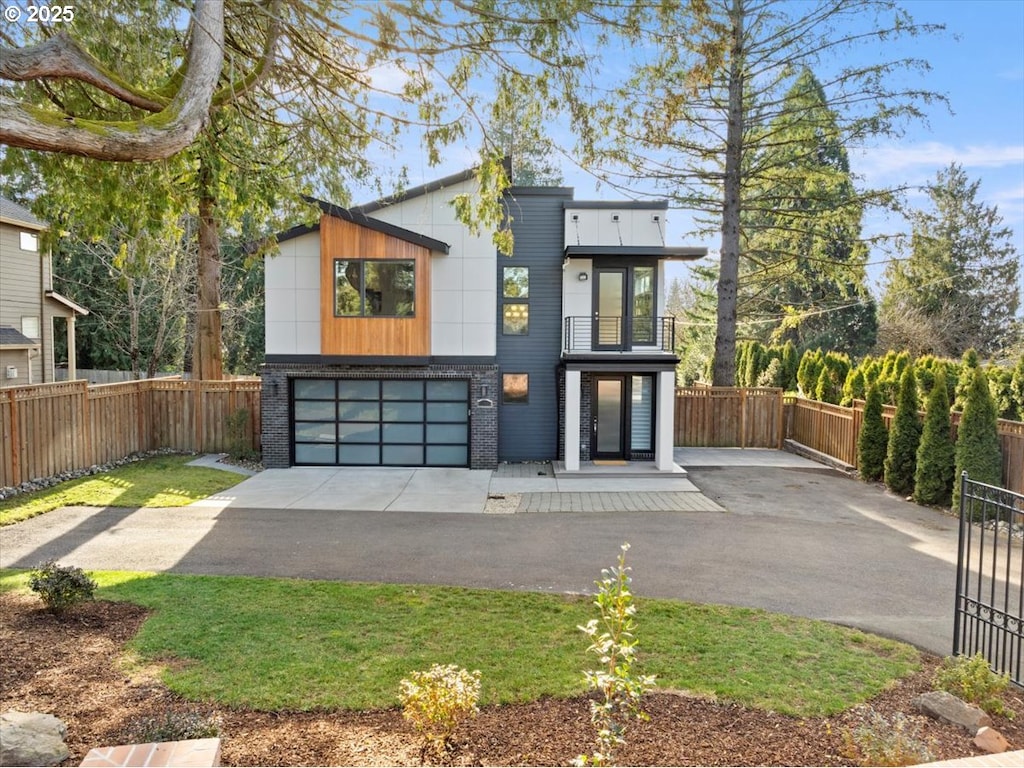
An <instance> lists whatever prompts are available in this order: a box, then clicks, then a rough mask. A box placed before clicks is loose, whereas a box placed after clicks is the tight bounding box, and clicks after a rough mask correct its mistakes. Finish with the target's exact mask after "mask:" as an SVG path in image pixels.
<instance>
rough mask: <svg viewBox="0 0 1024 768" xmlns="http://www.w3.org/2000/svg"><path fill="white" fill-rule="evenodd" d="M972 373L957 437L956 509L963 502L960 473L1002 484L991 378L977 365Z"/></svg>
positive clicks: (954, 494) (990, 482) (1001, 462)
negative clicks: (990, 385) (990, 389)
mask: <svg viewBox="0 0 1024 768" xmlns="http://www.w3.org/2000/svg"><path fill="white" fill-rule="evenodd" d="M969 375H970V379H971V380H970V388H969V389H968V390H967V402H966V403H965V404H964V412H963V416H962V417H961V418H960V428H959V429H958V430H957V437H956V465H955V466H956V477H955V478H954V487H953V507H954V508H957V507H958V506H959V504H960V476H961V475H962V474H963V473H964V472H966V473H967V477H968V478H969V479H971V480H975V481H977V482H979V483H987V484H989V485H999V483H1000V482H1001V480H1002V475H1003V459H1002V453H1001V451H1000V448H999V432H998V431H997V425H996V406H995V403H994V402H993V401H992V393H991V392H990V391H989V388H988V377H987V376H986V375H985V371H984V369H982V368H980V367H978V368H974V369H973V370H972V371H971V372H970V373H969Z"/></svg>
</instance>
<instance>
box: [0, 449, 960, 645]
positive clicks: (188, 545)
mask: <svg viewBox="0 0 1024 768" xmlns="http://www.w3.org/2000/svg"><path fill="white" fill-rule="evenodd" d="M745 453H747V457H746V458H748V459H749V458H753V456H754V454H752V453H750V452H745ZM785 456H788V454H780V459H781V457H785ZM743 458H744V457H743V456H740V459H743ZM737 463H738V464H739V465H738V466H736V465H733V466H728V464H737ZM752 463H755V462H752V461H739V462H732V461H726V460H724V459H722V460H718V461H716V462H715V466H708V465H701V466H691V467H690V468H689V475H688V481H689V482H692V483H693V485H694V486H695V487H696V488H697V489H699V491H700V492H701V493H702V494H703V495H704V496H705V497H707V498H709V499H711V500H712V501H714V502H715V503H716V505H717V507H720V508H721V509H720V510H719V511H639V512H615V511H604V512H594V511H579V512H558V513H533V514H531V513H517V514H503V515H485V514H464V513H459V512H432V513H430V514H424V513H422V512H418V511H408V510H387V511H374V512H368V511H365V510H358V509H301V508H294V507H289V508H276V509H267V508H260V507H259V506H258V505H254V506H245V507H239V506H228V507H223V506H202V505H193V506H190V507H185V508H179V509H144V510H132V509H115V508H109V509H92V508H84V507H70V508H65V509H61V510H56V511H54V512H51V513H48V514H46V515H42V516H40V517H36V518H33V519H31V520H28V521H25V522H23V523H19V524H18V525H15V526H12V527H8V528H4V529H0V566H3V567H21V568H24V567H34V566H35V565H37V564H38V563H39V562H40V561H42V560H46V559H49V558H54V559H57V560H59V561H61V562H63V563H66V564H73V565H77V566H80V567H83V568H86V569H123V570H140V571H170V572H176V573H200V574H240V575H254V576H281V577H296V578H310V579H332V580H333V579H341V580H359V581H384V582H393V583H429V584H451V585H463V586H477V587H488V588H500V589H523V590H537V591H545V592H587V591H590V590H592V589H593V586H594V579H595V578H597V577H598V575H599V573H600V570H601V568H602V567H606V566H608V565H610V564H612V563H613V562H614V559H615V557H616V555H617V553H618V548H619V545H620V544H622V542H624V541H628V542H630V544H631V545H632V549H631V551H630V556H629V557H630V564H631V565H632V567H633V576H634V586H635V588H636V591H637V593H638V594H641V595H649V596H658V597H670V598H678V599H682V600H691V601H697V602H708V603H725V604H732V605H745V606H755V607H762V608H766V609H769V610H773V611H780V612H784V613H790V614H796V615H802V616H808V617H811V618H818V619H825V620H828V621H834V622H838V623H842V624H848V625H851V626H857V627H861V628H863V629H866V630H869V631H874V632H878V633H881V634H885V635H890V636H895V637H899V638H901V639H903V640H906V641H908V642H911V643H914V644H915V645H918V646H920V647H922V648H925V649H927V650H930V651H933V652H935V653H939V654H947V653H949V652H950V649H951V643H952V608H953V589H954V583H955V573H954V571H955V564H956V543H957V542H956V537H957V531H956V528H957V526H956V520H955V519H954V518H952V517H950V516H948V515H945V514H943V513H941V512H938V511H935V510H931V509H927V508H924V507H919V506H917V505H915V504H911V503H908V502H905V501H903V500H901V499H898V498H895V497H893V496H891V495H889V494H888V493H886V492H885V491H884V490H883V489H881V488H880V487H879V486H877V485H868V484H865V483H861V482H859V481H856V480H852V479H849V478H847V477H845V476H842V475H840V474H838V473H835V472H832V471H830V470H827V469H825V468H823V467H819V466H817V465H809V464H800V463H795V462H789V460H788V459H786V462H784V463H786V464H787V465H786V466H752V465H751V464H752ZM756 463H761V462H756ZM768 463H769V464H770V463H771V462H768ZM777 463H781V462H777ZM721 510H724V511H721Z"/></svg>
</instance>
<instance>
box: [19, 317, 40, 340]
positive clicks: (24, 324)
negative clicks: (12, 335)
mask: <svg viewBox="0 0 1024 768" xmlns="http://www.w3.org/2000/svg"><path fill="white" fill-rule="evenodd" d="M39 327H40V326H39V318H38V317H35V316H30V315H26V316H24V317H22V318H21V332H22V334H23V335H25V336H28V337H29V338H30V339H41V338H43V335H42V333H40V331H39Z"/></svg>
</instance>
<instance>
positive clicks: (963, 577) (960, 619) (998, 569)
mask: <svg viewBox="0 0 1024 768" xmlns="http://www.w3.org/2000/svg"><path fill="white" fill-rule="evenodd" d="M960 483H961V485H960V542H959V546H958V552H957V572H956V605H955V608H954V617H953V654H954V655H957V654H962V655H965V656H973V655H975V654H977V653H981V654H982V655H983V656H984V657H985V659H986V660H987V661H988V663H989V666H991V667H992V669H993V670H994V671H996V672H997V673H999V674H1008V675H1009V676H1010V679H1011V680H1012V681H1013V682H1014V683H1016V684H1017V685H1024V496H1022V495H1020V494H1017V493H1013V492H1011V491H1007V490H1005V489H1003V488H997V487H995V486H992V485H986V484H985V483H977V482H974V481H973V480H970V479H969V478H968V477H967V473H966V472H965V473H964V474H963V476H962V477H961V479H960Z"/></svg>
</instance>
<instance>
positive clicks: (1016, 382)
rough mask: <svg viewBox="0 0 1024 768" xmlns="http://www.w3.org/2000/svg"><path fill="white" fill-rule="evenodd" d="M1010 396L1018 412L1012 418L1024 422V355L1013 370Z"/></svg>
mask: <svg viewBox="0 0 1024 768" xmlns="http://www.w3.org/2000/svg"><path fill="white" fill-rule="evenodd" d="M1010 396H1011V397H1012V399H1013V403H1014V407H1015V408H1016V411H1015V412H1014V414H1013V415H1012V416H1010V418H1011V419H1015V420H1016V421H1024V355H1021V356H1020V359H1019V360H1018V361H1017V365H1016V366H1015V367H1014V369H1013V376H1012V377H1011V378H1010Z"/></svg>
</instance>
